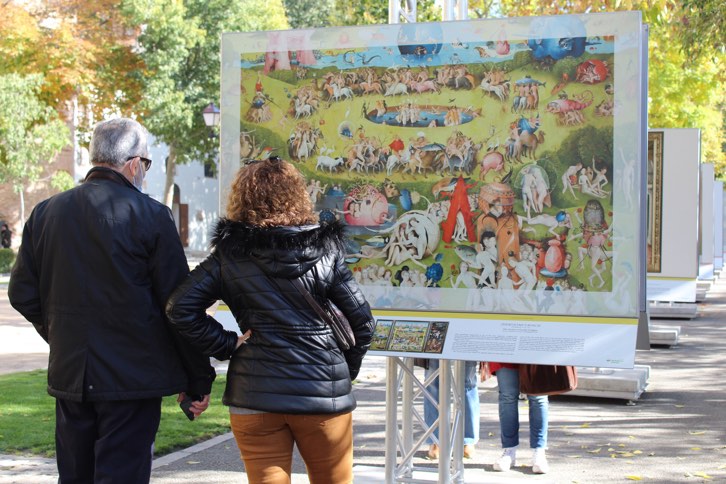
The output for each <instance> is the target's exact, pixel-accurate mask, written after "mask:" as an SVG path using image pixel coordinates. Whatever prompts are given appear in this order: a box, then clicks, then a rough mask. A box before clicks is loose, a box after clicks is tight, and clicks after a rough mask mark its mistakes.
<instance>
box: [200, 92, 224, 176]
mask: <svg viewBox="0 0 726 484" xmlns="http://www.w3.org/2000/svg"><path fill="white" fill-rule="evenodd" d="M202 116H203V117H204V124H205V125H206V126H207V128H209V137H210V138H216V137H217V135H216V133H215V132H214V128H215V126H219V121H220V114H219V108H218V107H217V106H215V105H214V103H213V102H212V103H209V105H208V106H207V107H206V108H204V110H203V111H202ZM216 172H217V167H216V163H214V165H212V166H210V165H209V164H207V163H205V164H204V175H205V176H210V177H212V176H215V175H216Z"/></svg>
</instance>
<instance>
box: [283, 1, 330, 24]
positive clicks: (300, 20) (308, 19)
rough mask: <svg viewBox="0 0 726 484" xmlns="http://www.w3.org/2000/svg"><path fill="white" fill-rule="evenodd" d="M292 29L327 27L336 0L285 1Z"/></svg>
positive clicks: (286, 12)
mask: <svg viewBox="0 0 726 484" xmlns="http://www.w3.org/2000/svg"><path fill="white" fill-rule="evenodd" d="M284 4H285V14H286V15H287V21H288V22H289V23H290V28H293V29H305V28H312V27H327V26H328V25H330V18H331V14H332V12H333V6H334V0H284Z"/></svg>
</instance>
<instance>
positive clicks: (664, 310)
mask: <svg viewBox="0 0 726 484" xmlns="http://www.w3.org/2000/svg"><path fill="white" fill-rule="evenodd" d="M704 297H705V295H704ZM648 314H649V315H650V318H651V319H693V318H695V317H696V316H697V314H698V306H697V305H696V303H690V302H665V301H650V302H649V304H648Z"/></svg>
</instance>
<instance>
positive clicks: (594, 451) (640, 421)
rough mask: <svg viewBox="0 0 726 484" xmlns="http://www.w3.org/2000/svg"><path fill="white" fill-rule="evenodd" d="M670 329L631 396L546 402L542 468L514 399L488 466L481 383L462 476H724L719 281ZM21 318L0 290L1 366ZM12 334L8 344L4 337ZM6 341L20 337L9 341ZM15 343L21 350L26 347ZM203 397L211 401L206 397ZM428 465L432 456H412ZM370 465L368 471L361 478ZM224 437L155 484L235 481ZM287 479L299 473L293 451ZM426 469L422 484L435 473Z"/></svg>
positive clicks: (370, 383) (361, 393) (372, 400)
mask: <svg viewBox="0 0 726 484" xmlns="http://www.w3.org/2000/svg"><path fill="white" fill-rule="evenodd" d="M658 324H659V325H664V326H669V325H670V326H680V327H681V329H682V332H681V337H680V341H679V344H678V346H676V347H672V348H652V349H651V350H650V351H638V352H637V355H636V363H637V364H643V365H650V366H651V375H650V380H649V385H648V389H647V391H646V392H645V393H644V394H643V396H642V397H641V398H640V400H638V402H637V404H636V405H633V406H628V405H626V402H625V401H622V400H610V399H599V398H587V397H567V396H561V397H555V398H552V399H551V405H550V435H549V450H548V456H549V461H550V467H551V469H550V473H549V474H547V475H542V476H538V475H534V474H532V473H531V467H529V465H530V463H529V457H530V452H529V449H527V448H526V447H527V445H526V444H527V437H526V435H527V429H528V427H527V416H526V413H527V412H526V404H525V403H522V404H521V408H520V414H521V416H522V420H523V422H522V428H523V431H522V434H521V435H522V444H523V445H522V446H520V448H522V450H521V451H520V455H521V457H520V463H521V464H524V465H520V466H518V467H516V468H515V469H513V470H512V471H510V472H509V473H497V472H493V470H492V466H491V463H492V462H493V461H494V460H495V459H496V457H497V456H498V455H499V453H500V449H499V429H498V424H497V404H496V400H497V398H496V380H495V379H493V380H490V381H488V382H484V383H482V384H481V392H480V395H481V400H482V405H481V407H482V408H481V441H480V442H479V443H478V444H477V446H476V447H477V454H476V456H475V458H474V459H471V460H467V461H466V463H465V468H466V473H465V480H466V482H467V483H484V482H490V483H510V482H557V483H583V484H584V483H612V482H631V481H635V480H642V481H646V482H654V483H655V482H657V483H692V482H693V483H696V482H726V424H725V423H724V422H726V390H725V389H724V376H723V375H724V368H726V338H725V336H726V332H725V331H726V330H725V329H724V325H726V280H724V281H721V280H718V281H716V283H715V284H714V286H712V288H711V290H710V291H709V293H708V295H707V298H706V301H705V302H704V303H703V304H700V305H699V315H698V317H697V318H695V319H693V320H682V321H659V322H658ZM34 335H35V333H34V331H33V329H32V327H31V326H30V325H29V324H28V323H23V322H22V320H21V319H20V318H19V316H17V315H14V313H13V311H12V309H9V307H8V304H7V298H6V296H5V294H4V293H3V290H2V288H0V364H1V366H0V368H1V369H2V370H3V371H5V370H6V368H7V367H6V365H9V364H10V366H11V367H12V371H19V370H21V369H33V368H38V367H44V366H45V360H44V355H45V354H47V350H44V351H43V345H44V343H43V342H42V340H41V339H40V338H39V337H38V336H37V335H35V336H34ZM11 338H12V340H13V342H10V339H11ZM18 342H22V344H19V343H18ZM26 345H27V348H26ZM385 361H386V359H385V358H382V357H368V358H367V359H366V362H365V365H364V368H363V370H362V372H361V377H360V382H359V383H358V384H357V385H356V395H357V398H358V400H359V408H358V409H357V410H356V412H355V414H354V415H355V416H354V420H355V429H354V433H355V442H354V444H355V465H356V484H362V483H367V482H381V479H380V476H382V475H383V474H382V468H383V465H384V458H385V456H384V437H385V430H386V429H385ZM215 404H219V403H218V402H217V403H215ZM415 465H416V466H420V467H422V468H426V467H428V468H429V469H431V470H432V471H434V470H435V469H434V464H432V463H431V462H428V461H426V460H425V459H423V455H421V456H419V457H417V458H416V459H415ZM370 468H373V473H372V475H373V476H374V477H373V478H372V479H371V478H366V475H368V476H370V475H371V472H370V471H369V470H370ZM243 470H244V466H243V464H242V462H241V461H240V460H239V452H238V451H237V448H236V446H235V444H234V440H233V439H232V438H231V435H230V434H226V435H222V436H219V437H216V438H215V439H212V440H210V441H208V442H204V443H202V444H199V445H197V446H194V447H192V448H190V449H186V450H184V451H181V452H176V453H174V454H170V455H167V456H164V457H160V458H158V459H156V460H155V462H154V471H153V473H152V482H153V483H155V484H173V483H211V484H217V483H219V484H227V483H229V484H231V483H245V482H247V480H246V477H245V475H244V474H243ZM293 471H294V478H293V483H294V484H297V483H306V482H308V481H307V479H306V477H305V468H304V464H303V463H302V461H301V460H300V459H299V457H296V458H295V460H294V465H293ZM429 478H430V479H431V480H432V482H434V481H435V480H436V474H435V473H431V474H430V476H429ZM56 479H57V475H56V474H55V465H54V462H53V461H51V460H47V459H38V458H27V457H12V456H2V455H0V484H2V483H22V484H44V483H51V482H56Z"/></svg>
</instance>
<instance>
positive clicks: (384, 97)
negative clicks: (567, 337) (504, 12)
mask: <svg viewBox="0 0 726 484" xmlns="http://www.w3.org/2000/svg"><path fill="white" fill-rule="evenodd" d="M602 19H603V21H605V20H607V18H602ZM596 23H597V22H596ZM602 23H603V22H602V21H601V22H600V23H599V24H597V25H598V27H597V28H588V27H586V24H585V23H584V22H583V21H582V20H581V19H580V18H579V17H563V18H561V19H558V20H557V22H553V21H551V20H544V19H540V24H538V23H537V20H535V21H527V22H520V23H511V22H510V23H508V22H504V21H502V22H488V21H470V22H457V23H451V24H450V25H446V24H442V23H431V24H404V25H391V26H379V27H378V28H377V29H366V28H353V29H344V28H341V29H319V30H306V31H291V32H265V33H257V34H256V35H255V36H253V37H251V38H250V39H249V41H245V42H244V43H241V42H242V41H241V40H239V41H238V42H240V45H244V47H243V48H240V49H238V50H237V51H235V54H234V55H235V57H230V56H229V55H227V56H226V59H227V61H228V63H231V62H235V63H236V65H235V67H234V68H233V69H234V71H233V75H231V78H232V81H230V82H229V83H227V85H226V87H225V85H224V82H223V96H224V90H225V89H227V90H229V91H230V92H232V94H231V95H230V96H231V99H233V100H234V102H230V103H228V105H229V106H233V108H234V109H233V110H234V113H233V116H234V119H235V120H237V121H236V122H237V123H238V124H237V130H238V133H239V136H238V137H235V138H231V137H230V136H227V137H226V139H225V140H223V146H222V149H223V156H225V157H226V158H227V159H229V158H230V157H233V158H234V162H235V163H237V166H243V165H244V164H245V163H248V162H250V161H252V160H256V159H264V158H266V157H269V156H271V155H278V156H280V157H282V158H283V159H286V160H289V161H290V162H292V163H293V164H295V166H296V167H297V168H298V169H299V170H300V171H301V172H302V173H303V174H304V176H305V178H306V181H307V184H308V194H309V196H310V199H311V201H312V202H313V204H314V207H315V211H316V213H317V214H318V217H319V219H320V221H321V222H330V221H334V220H338V221H340V222H342V223H343V224H345V226H346V229H347V233H348V235H349V239H350V242H349V245H348V248H347V254H346V260H347V262H348V264H349V267H350V268H351V270H352V271H353V273H354V275H355V278H356V280H357V281H358V282H359V284H360V285H361V286H362V287H363V288H364V291H365V293H366V296H367V298H368V299H369V301H370V302H371V305H372V306H373V307H375V308H393V309H410V310H431V309H444V310H449V311H457V310H461V311H477V312H492V313H528V314H533V313H542V312H544V313H552V314H573V313H574V314H577V313H581V314H586V313H588V311H592V309H588V308H587V307H586V304H585V303H583V301H585V300H586V299H587V296H589V295H596V294H607V295H609V297H610V298H611V299H613V301H614V304H615V306H614V307H613V311H616V312H617V311H626V312H627V311H631V310H632V308H634V307H635V305H636V302H635V298H634V297H631V296H626V297H625V298H619V296H618V294H630V293H634V291H633V290H632V289H633V287H634V286H633V284H634V282H633V281H634V276H635V274H634V272H633V267H636V264H635V263H634V262H633V260H632V254H631V253H630V252H629V251H630V250H631V249H629V248H628V249H623V250H622V251H621V252H620V253H618V246H617V242H616V240H628V238H629V234H630V232H629V231H630V230H631V229H630V227H625V225H622V226H620V227H618V226H617V222H616V219H617V217H616V216H614V213H616V212H617V210H622V211H623V212H627V211H628V210H632V211H633V212H635V211H636V207H635V206H632V203H631V206H630V207H628V206H627V204H625V203H624V201H627V200H628V199H630V200H632V191H633V190H634V189H635V186H637V183H636V180H635V177H637V175H638V172H637V171H636V170H635V169H634V168H633V166H632V164H633V163H634V162H633V161H632V160H633V159H634V157H633V156H631V155H630V154H629V153H630V151H631V150H632V151H633V152H635V147H634V143H633V144H632V145H629V146H627V149H626V151H627V152H628V153H626V154H623V150H622V145H618V146H620V149H619V150H618V149H616V148H618V146H616V144H615V143H617V142H618V141H616V140H619V139H620V135H616V133H615V132H614V131H615V127H616V112H618V110H621V111H622V112H627V111H628V107H627V101H626V100H627V99H628V98H629V97H630V98H632V97H633V94H632V92H631V90H636V91H637V88H638V84H637V82H636V81H635V80H634V78H633V79H631V78H629V77H622V78H621V79H622V81H618V82H616V79H617V73H618V69H622V70H623V72H625V70H626V69H625V68H623V67H621V64H620V62H619V58H618V56H617V55H616V53H617V52H618V48H617V47H616V46H617V45H620V44H618V38H617V36H616V35H601V34H597V32H600V31H607V26H605V27H603V26H602V25H600V24H602ZM591 31H592V32H591ZM563 32H565V33H563ZM240 35H242V34H240ZM240 39H244V37H240ZM623 45H626V44H623ZM621 48H622V47H621ZM230 59H231V61H230ZM229 69H232V68H229ZM229 69H228V70H229ZM621 75H622V73H621ZM619 90H620V91H621V92H619ZM227 112H229V108H228V111H227ZM225 150H226V153H225ZM628 160H630V161H628ZM628 164H630V165H628ZM618 204H620V206H619V207H616V206H617V205H618ZM619 229H622V230H624V234H625V236H624V237H620V238H618V237H614V234H615V233H616V232H617V231H618V230H619ZM631 242H632V240H631ZM543 301H545V302H547V303H546V304H543ZM381 329H383V328H381ZM407 329H408V330H409V331H411V328H410V327H407ZM381 336H382V335H381ZM392 336H393V344H396V345H401V344H403V343H402V341H406V344H409V345H410V344H412V343H411V342H410V341H408V340H409V339H410V338H408V337H409V336H410V335H409V334H408V333H406V334H404V333H401V328H400V327H399V326H398V325H396V327H395V328H394V331H393V335H392ZM404 336H406V337H405V338H404ZM415 344H416V345H419V344H423V341H421V340H419V339H418V338H417V339H416V341H415Z"/></svg>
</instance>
